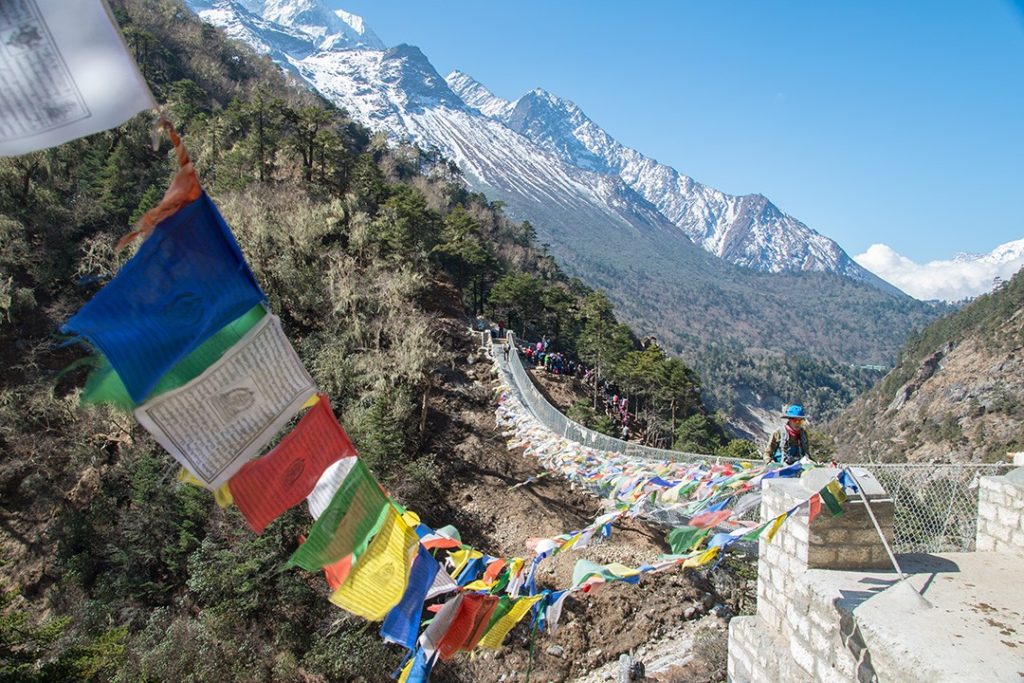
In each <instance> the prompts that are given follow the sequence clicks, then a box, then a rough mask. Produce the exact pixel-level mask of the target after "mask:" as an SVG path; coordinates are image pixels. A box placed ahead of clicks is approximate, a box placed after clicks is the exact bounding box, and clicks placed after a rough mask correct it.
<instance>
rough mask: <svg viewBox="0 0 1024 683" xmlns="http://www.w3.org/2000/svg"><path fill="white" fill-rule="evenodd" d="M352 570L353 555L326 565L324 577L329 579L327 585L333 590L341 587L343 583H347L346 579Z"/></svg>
mask: <svg viewBox="0 0 1024 683" xmlns="http://www.w3.org/2000/svg"><path fill="white" fill-rule="evenodd" d="M351 571H352V556H351V555H346V556H345V557H343V558H341V559H340V560H338V561H337V562H334V563H332V564H325V565H324V578H326V579H327V585H328V587H330V589H331V591H332V592H333V591H336V590H338V589H339V588H341V584H343V583H345V579H347V578H348V575H349V572H351Z"/></svg>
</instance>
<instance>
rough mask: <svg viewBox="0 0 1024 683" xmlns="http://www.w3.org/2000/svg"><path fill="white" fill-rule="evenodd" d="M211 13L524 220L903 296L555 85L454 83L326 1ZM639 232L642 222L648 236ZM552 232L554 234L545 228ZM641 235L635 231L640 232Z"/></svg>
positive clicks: (259, 2)
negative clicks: (519, 91)
mask: <svg viewBox="0 0 1024 683" xmlns="http://www.w3.org/2000/svg"><path fill="white" fill-rule="evenodd" d="M191 4H192V5H193V6H194V7H195V8H196V9H197V11H199V13H200V15H201V16H202V17H203V18H204V19H205V20H207V21H209V22H211V23H214V24H215V25H218V26H222V27H224V28H225V30H226V31H227V32H228V34H229V35H230V36H232V37H234V38H237V39H239V40H242V41H244V42H246V43H248V44H250V45H252V46H253V47H254V48H256V49H257V50H259V51H260V52H263V53H264V54H268V55H270V56H271V57H272V58H273V59H275V60H276V61H278V62H279V63H281V64H282V65H283V66H285V67H286V68H288V69H290V70H291V71H293V72H294V73H296V74H298V75H299V76H300V77H301V78H302V79H303V80H305V81H306V82H307V83H309V84H310V85H311V86H312V87H313V88H314V89H316V90H318V91H319V92H320V93H321V94H323V95H324V96H325V97H327V98H328V99H330V100H331V101H333V102H334V103H335V104H337V105H339V106H341V107H344V108H345V109H346V110H348V111H349V112H350V113H351V114H352V116H353V117H354V118H355V119H356V120H358V121H360V122H362V123H364V124H365V125H367V126H369V127H371V128H373V129H376V130H382V131H384V132H386V133H387V134H388V135H389V136H390V137H391V138H393V139H395V140H404V141H411V142H414V143H416V144H418V145H420V146H422V147H424V148H426V149H432V148H436V149H438V150H440V151H441V153H442V154H444V155H445V156H446V157H448V158H450V159H452V160H454V161H455V162H456V163H457V164H458V165H459V167H460V168H461V169H462V171H463V173H464V174H465V177H466V178H467V180H468V181H469V182H470V184H471V185H473V187H474V189H477V190H482V191H491V192H496V193H497V195H498V198H500V199H502V200H503V201H505V202H506V203H509V204H510V208H511V209H512V210H513V213H514V214H518V215H521V216H522V217H524V218H526V217H530V216H531V214H532V213H533V212H535V211H537V210H542V211H543V212H544V213H545V215H547V216H549V218H550V219H551V221H552V222H555V223H557V222H559V221H562V222H564V221H565V220H577V221H578V220H579V216H573V217H570V218H568V219H566V218H562V219H560V218H559V217H557V216H555V215H554V214H553V213H552V210H553V209H554V208H555V207H561V208H562V209H563V210H576V211H581V210H583V207H585V213H586V214H587V215H588V216H591V217H593V216H598V215H603V216H605V217H606V218H607V219H610V220H612V221H613V222H615V223H616V224H619V225H620V227H623V224H624V226H625V227H627V228H630V225H631V221H634V220H639V221H640V223H641V225H640V226H639V227H640V229H647V228H651V227H655V228H657V229H658V230H659V231H662V230H667V229H670V228H671V226H673V225H674V226H675V227H676V229H677V231H681V234H680V235H679V236H680V238H682V237H684V236H685V238H686V241H687V242H688V243H689V242H692V243H693V244H696V245H698V246H700V247H702V248H704V249H705V250H707V251H708V252H710V253H711V254H714V255H715V256H718V257H720V258H722V259H724V260H725V261H727V262H729V263H733V264H736V265H741V266H745V267H748V268H752V269H755V270H761V271H768V272H784V271H824V272H832V273H837V274H841V275H845V276H847V277H850V278H852V279H855V280H859V281H863V282H867V283H869V284H871V285H873V286H875V287H878V288H879V289H883V290H885V291H888V292H890V293H896V292H897V291H898V290H896V289H895V288H893V287H892V286H891V285H889V284H888V283H886V282H884V281H883V280H881V279H880V278H878V277H877V276H875V275H873V274H872V273H870V272H869V271H867V270H865V269H864V268H862V267H861V266H859V265H858V264H857V263H856V262H854V261H853V260H852V259H850V257H849V256H847V255H846V253H845V252H844V251H843V250H842V249H841V248H839V246H838V245H836V244H835V243H834V242H833V241H832V240H829V239H828V238H826V237H824V236H822V235H820V234H818V233H817V232H815V231H813V230H811V229H810V228H808V227H807V226H806V225H804V224H803V223H801V222H800V221H798V220H796V219H794V218H792V217H791V216H788V215H786V214H785V213H783V212H782V211H780V210H779V209H778V208H777V207H775V206H774V205H773V204H772V203H771V202H770V201H768V200H767V198H765V197H763V196H761V195H743V196H731V195H726V194H725V193H722V192H719V191H718V190H715V189H713V188H710V187H707V186H705V185H702V184H700V183H698V182H696V181H694V180H693V179H692V178H690V177H688V176H685V175H683V174H681V173H679V172H677V171H676V170H675V169H672V168H670V167H668V166H666V165H664V164H659V163H658V162H657V161H655V160H653V159H650V158H648V157H645V156H643V155H642V154H640V153H639V152H637V151H635V150H632V149H629V148H627V147H625V146H623V145H622V144H620V143H619V142H617V141H616V140H615V139H613V138H612V137H611V136H609V135H608V134H607V133H606V132H605V131H604V130H602V129H601V128H600V127H599V126H597V125H596V124H595V123H594V122H593V121H591V120H590V119H589V118H588V117H587V116H586V115H585V114H584V113H583V112H582V110H580V109H579V107H577V106H576V105H575V104H573V103H572V102H570V101H568V100H564V99H561V98H558V97H556V96H554V95H551V94H549V93H547V92H545V91H543V90H539V89H538V90H534V91H531V92H529V93H527V94H526V95H524V96H523V97H521V98H519V99H518V100H516V101H515V102H509V101H507V100H503V99H501V98H499V97H496V96H495V95H494V94H493V93H491V92H490V91H489V90H487V88H485V87H484V86H483V85H481V84H480V83H478V82H477V81H475V80H474V79H472V78H471V77H469V76H468V75H466V74H464V73H461V72H457V71H456V72H452V73H451V74H449V76H448V77H447V79H445V78H441V76H440V75H439V74H438V73H437V72H436V71H435V70H434V68H433V66H432V65H431V64H430V62H429V61H428V60H427V58H426V57H425V56H424V55H423V53H422V52H420V51H419V49H418V48H415V47H411V46H408V45H399V46H397V47H395V48H391V49H387V50H386V49H384V47H383V44H382V43H381V41H380V40H379V38H377V37H376V35H374V34H373V32H372V31H370V30H369V29H368V28H367V27H366V26H365V25H364V24H363V22H362V19H360V18H359V17H357V16H355V15H352V14H349V13H346V12H344V11H339V12H336V13H335V12H331V11H330V10H328V9H326V7H325V6H324V5H323V4H322V2H321V0H234V1H233V0H215V1H213V2H211V1H210V0H191ZM636 227H637V226H632V228H636ZM538 228H539V229H540V230H541V233H542V235H543V233H544V226H542V225H539V226H538ZM632 228H630V229H632Z"/></svg>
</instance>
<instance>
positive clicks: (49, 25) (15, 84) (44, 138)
mask: <svg viewBox="0 0 1024 683" xmlns="http://www.w3.org/2000/svg"><path fill="white" fill-rule="evenodd" d="M3 19H4V27H5V29H8V28H10V29H12V30H10V31H9V32H8V31H6V30H5V35H4V43H5V45H6V47H5V49H4V50H0V72H2V73H3V74H4V96H3V98H0V156H16V155H19V154H25V153H27V152H31V151H34V150H38V149H46V148H47V147H53V146H55V145H60V144H63V143H65V142H68V141H69V140H74V139H75V138H79V137H83V136H86V135H91V134H92V133H98V132H99V131H102V130H106V129H108V128H113V127H114V126H118V125H120V124H122V123H124V122H125V121H127V120H128V119H129V118H131V117H132V116H134V115H135V114H137V113H138V112H140V111H143V110H146V109H156V106H157V104H156V101H155V100H154V99H153V95H152V93H151V92H150V91H149V88H148V87H147V86H146V81H145V79H144V78H143V77H142V74H141V73H139V68H138V66H137V65H136V64H135V60H134V59H132V56H131V53H130V52H129V51H128V47H127V45H126V44H125V42H124V39H123V38H122V37H121V34H120V32H119V31H118V29H117V24H116V22H115V21H114V19H113V17H112V16H111V15H110V12H109V10H108V9H107V6H106V3H104V2H101V1H100V0H85V1H81V2H76V3H74V5H73V6H69V3H68V2H67V0H35V2H5V3H3Z"/></svg>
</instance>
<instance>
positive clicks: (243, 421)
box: [135, 315, 316, 490]
mask: <svg viewBox="0 0 1024 683" xmlns="http://www.w3.org/2000/svg"><path fill="white" fill-rule="evenodd" d="M314 393H316V386H315V385H314V384H313V380H312V379H311V378H310V376H309V373H307V372H306V368H305V367H303V365H302V361H301V360H299V357H298V355H296V353H295V349H293V348H292V345H291V344H289V343H288V338H287V337H285V335H284V331H283V330H282V329H281V321H280V319H279V318H278V317H277V316H275V315H267V316H265V317H264V318H263V320H261V321H260V322H259V323H258V324H257V325H256V326H255V327H253V328H252V329H251V330H249V331H248V332H247V333H246V334H245V336H244V337H242V338H241V339H240V340H239V341H238V343H237V344H235V345H234V346H232V347H231V349H229V350H228V352H227V353H225V354H224V356H223V357H222V358H221V359H220V360H218V361H217V362H216V363H214V364H213V365H211V366H210V367H208V368H207V369H206V370H205V371H204V372H203V374H201V375H200V376H199V377H196V378H195V379H194V380H192V381H191V382H189V383H188V384H185V385H184V386H182V387H179V388H177V389H173V390H171V391H168V392H167V393H164V394H160V395H159V396H157V397H155V398H152V399H150V400H149V401H146V402H145V403H143V404H142V405H141V406H139V407H138V408H136V409H135V417H136V418H138V420H139V423H141V424H142V426H143V427H145V428H146V430H147V431H148V432H149V433H150V434H152V435H153V437H154V438H155V439H156V440H157V441H158V442H160V445H161V446H163V447H164V448H165V449H167V452H168V453H170V454H171V455H173V456H174V458H175V459H176V460H177V461H178V462H180V463H181V464H182V465H184V467H185V468H186V469H187V470H188V471H189V472H191V473H192V474H193V475H195V477H196V479H198V480H199V481H200V482H202V484H203V485H204V486H206V487H207V488H209V489H211V490H216V489H217V488H219V487H220V485H221V484H223V483H224V482H226V481H227V480H228V479H230V478H231V476H232V475H234V474H235V472H237V471H238V470H239V469H241V467H242V465H244V464H245V463H246V462H248V461H249V460H250V459H252V458H253V457H255V456H256V455H258V454H259V453H260V451H261V450H262V449H263V447H264V446H266V445H267V443H268V442H269V441H270V440H271V439H272V438H274V435H275V434H277V432H278V431H280V430H281V429H282V428H283V427H284V426H285V425H287V424H288V421H289V420H291V419H292V417H294V416H295V414H296V413H298V412H299V410H300V409H301V408H302V406H303V404H304V403H305V402H306V401H307V400H309V398H310V397H311V396H313V394H314Z"/></svg>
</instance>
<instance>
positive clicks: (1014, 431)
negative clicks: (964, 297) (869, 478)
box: [828, 272, 1024, 462]
mask: <svg viewBox="0 0 1024 683" xmlns="http://www.w3.org/2000/svg"><path fill="white" fill-rule="evenodd" d="M828 428H829V431H830V432H831V433H832V435H833V436H835V438H836V442H837V444H836V445H837V453H838V455H839V457H840V458H842V459H844V460H847V461H862V462H863V461H867V460H876V461H882V462H903V461H907V462H995V461H999V460H1002V459H1004V458H1005V456H1006V453H1007V451H1013V450H1020V449H1021V447H1022V446H1024V272H1022V273H1018V274H1017V275H1016V276H1015V277H1014V278H1013V279H1012V280H1010V281H1009V282H1008V283H1007V284H1005V285H1004V286H1002V287H1001V288H999V289H997V290H996V291H995V292H992V293H991V294H987V295H984V296H982V297H979V298H978V299H976V300H975V301H974V302H972V303H971V304H969V305H968V306H966V307H965V308H964V309H962V310H961V311H959V312H958V313H956V314H954V315H951V316H949V317H947V318H943V319H942V320H939V321H938V322H936V323H933V324H932V325H931V326H929V327H928V328H926V329H925V330H924V331H923V332H922V333H921V335H919V336H917V337H915V338H914V339H913V340H912V341H911V342H910V343H909V344H908V345H907V346H906V347H905V348H904V350H903V352H902V354H901V361H900V363H899V364H898V365H897V366H896V367H895V368H894V369H893V371H892V372H891V373H889V375H887V376H886V378H885V379H884V380H883V381H882V382H881V383H880V384H879V385H878V386H876V387H875V388H873V389H872V390H870V391H869V392H867V393H866V394H864V395H863V396H861V397H860V398H858V399H857V400H856V401H854V402H853V404H851V405H850V407H849V408H847V409H846V410H845V411H844V412H843V413H842V415H841V416H840V417H839V418H837V419H836V420H835V421H834V422H833V423H832V424H830V425H829V426H828Z"/></svg>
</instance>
